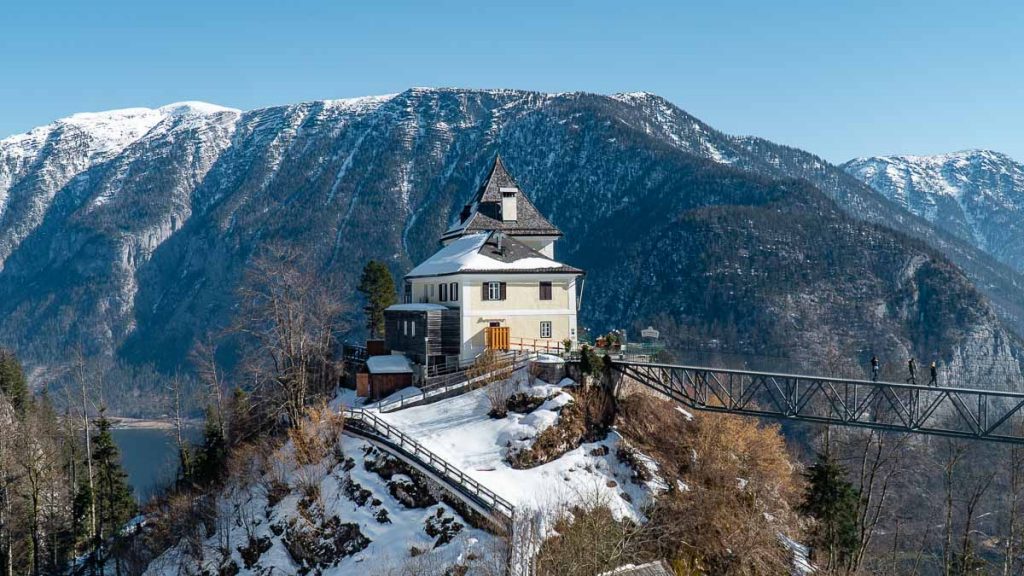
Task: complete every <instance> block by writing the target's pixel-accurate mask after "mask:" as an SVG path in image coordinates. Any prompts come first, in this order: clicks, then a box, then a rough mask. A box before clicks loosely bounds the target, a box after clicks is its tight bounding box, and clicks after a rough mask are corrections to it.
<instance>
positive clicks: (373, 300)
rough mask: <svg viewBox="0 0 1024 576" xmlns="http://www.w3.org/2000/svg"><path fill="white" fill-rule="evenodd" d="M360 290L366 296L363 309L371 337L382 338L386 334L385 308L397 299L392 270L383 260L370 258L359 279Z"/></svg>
mask: <svg viewBox="0 0 1024 576" xmlns="http://www.w3.org/2000/svg"><path fill="white" fill-rule="evenodd" d="M359 291H360V292H362V294H363V296H364V297H365V298H366V306H365V307H364V308H363V310H365V311H366V329H367V330H368V331H369V333H370V338H380V337H382V336H384V310H385V309H386V308H387V307H388V306H391V305H392V304H394V303H395V302H396V301H397V297H396V296H395V280H394V279H393V278H392V277H391V271H390V270H388V267H387V266H386V265H385V264H384V263H383V262H379V261H377V260H370V261H369V262H367V263H366V266H365V267H364V268H363V275H362V277H361V278H360V279H359Z"/></svg>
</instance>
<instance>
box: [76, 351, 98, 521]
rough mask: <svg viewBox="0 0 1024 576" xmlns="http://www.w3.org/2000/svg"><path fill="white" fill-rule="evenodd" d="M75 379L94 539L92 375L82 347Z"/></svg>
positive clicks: (78, 355) (77, 357) (77, 353)
mask: <svg viewBox="0 0 1024 576" xmlns="http://www.w3.org/2000/svg"><path fill="white" fill-rule="evenodd" d="M74 373H75V379H76V380H77V381H78V387H79V390H80V391H81V397H82V406H81V414H80V416H81V418H82V431H83V435H84V437H85V465H86V471H85V473H86V474H88V476H87V477H86V479H87V480H88V482H89V535H90V537H91V539H92V540H94V541H95V540H97V539H98V538H99V532H98V530H97V526H96V486H95V480H94V479H95V475H94V474H93V461H92V430H91V429H90V422H89V400H88V398H89V385H90V377H89V371H88V367H87V365H86V361H85V356H84V355H83V354H82V350H81V349H76V350H75V368H74Z"/></svg>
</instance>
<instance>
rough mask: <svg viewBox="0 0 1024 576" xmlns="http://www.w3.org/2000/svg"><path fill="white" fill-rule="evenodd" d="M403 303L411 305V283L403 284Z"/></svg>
mask: <svg viewBox="0 0 1024 576" xmlns="http://www.w3.org/2000/svg"><path fill="white" fill-rule="evenodd" d="M405 303H406V304H412V283H411V282H406V283H405Z"/></svg>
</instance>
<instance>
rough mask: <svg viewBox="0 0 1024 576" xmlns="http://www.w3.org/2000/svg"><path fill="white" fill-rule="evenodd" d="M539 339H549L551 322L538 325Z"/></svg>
mask: <svg viewBox="0 0 1024 576" xmlns="http://www.w3.org/2000/svg"><path fill="white" fill-rule="evenodd" d="M540 337H541V338H551V322H541V323H540Z"/></svg>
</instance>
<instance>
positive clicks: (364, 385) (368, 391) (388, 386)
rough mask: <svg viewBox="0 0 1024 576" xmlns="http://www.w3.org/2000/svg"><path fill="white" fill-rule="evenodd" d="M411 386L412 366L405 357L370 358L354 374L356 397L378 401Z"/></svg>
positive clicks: (396, 355)
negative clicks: (363, 366)
mask: <svg viewBox="0 0 1024 576" xmlns="http://www.w3.org/2000/svg"><path fill="white" fill-rule="evenodd" d="M408 386H412V366H410V365H409V360H408V359H407V358H406V357H405V356H401V355H398V354H392V355H388V356H370V357H369V358H367V359H366V367H365V368H364V369H363V371H362V372H360V373H359V374H356V396H360V397H362V398H371V399H373V400H379V399H381V398H383V397H385V396H388V395H390V394H391V393H393V392H395V391H396V390H401V389H402V388H406V387H408Z"/></svg>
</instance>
